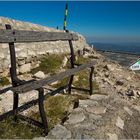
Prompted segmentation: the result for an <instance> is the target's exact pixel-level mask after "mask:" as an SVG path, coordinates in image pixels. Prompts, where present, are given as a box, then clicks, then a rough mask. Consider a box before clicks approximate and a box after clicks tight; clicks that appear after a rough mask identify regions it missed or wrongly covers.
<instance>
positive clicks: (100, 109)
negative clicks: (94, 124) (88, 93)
mask: <svg viewBox="0 0 140 140" xmlns="http://www.w3.org/2000/svg"><path fill="white" fill-rule="evenodd" d="M86 111H87V112H89V113H93V114H97V115H100V114H104V113H106V108H105V107H102V106H94V107H87V108H86Z"/></svg>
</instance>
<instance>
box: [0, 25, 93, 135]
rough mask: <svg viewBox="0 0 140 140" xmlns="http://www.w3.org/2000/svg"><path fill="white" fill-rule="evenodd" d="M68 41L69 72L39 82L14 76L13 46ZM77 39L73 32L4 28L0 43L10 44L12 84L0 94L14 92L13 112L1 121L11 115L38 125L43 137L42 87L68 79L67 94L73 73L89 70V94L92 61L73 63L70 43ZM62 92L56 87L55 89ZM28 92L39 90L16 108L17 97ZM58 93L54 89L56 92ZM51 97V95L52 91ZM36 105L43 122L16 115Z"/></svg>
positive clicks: (3, 115) (45, 123) (90, 91)
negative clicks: (34, 97) (35, 98)
mask: <svg viewBox="0 0 140 140" xmlns="http://www.w3.org/2000/svg"><path fill="white" fill-rule="evenodd" d="M58 40H62V41H68V42H69V47H70V54H71V57H70V61H71V69H68V70H66V71H65V72H61V73H59V74H56V75H53V76H51V77H47V78H45V79H42V80H37V81H36V80H31V81H25V80H20V79H19V78H18V76H17V71H16V55H15V46H14V43H27V42H43V41H58ZM76 40H78V36H77V35H76V34H73V33H69V32H68V31H67V32H42V31H41V32H39V31H24V30H12V28H11V26H10V25H6V30H0V43H9V50H10V59H11V68H10V75H11V81H12V87H8V88H5V89H2V90H0V94H2V93H5V92H6V91H8V90H12V91H13V93H14V94H13V95H14V98H13V110H11V111H9V112H6V113H4V114H2V115H1V116H0V120H2V119H4V118H5V117H7V116H9V115H14V120H15V121H16V120H17V117H18V118H21V119H23V120H28V121H29V122H31V123H34V124H35V125H37V126H41V127H43V128H44V131H45V134H47V133H48V123H47V118H46V115H45V110H44V106H43V101H44V89H43V86H45V85H47V84H51V83H53V82H55V81H58V80H63V79H64V78H66V77H70V80H69V83H68V85H67V90H68V92H69V93H71V89H72V88H74V87H72V82H73V78H74V74H76V73H77V72H79V71H81V70H84V69H86V68H91V71H90V74H89V85H90V89H89V90H88V91H89V93H90V94H92V90H93V87H92V75H93V70H94V65H95V62H94V61H92V62H89V63H86V64H82V65H77V64H76V63H75V55H74V49H73V44H72V41H76ZM59 89H61V87H60V88H58V90H59ZM31 90H37V91H38V93H39V94H38V99H37V100H33V101H30V102H27V103H25V105H23V106H20V107H19V106H18V100H19V94H22V93H26V92H28V91H31ZM56 91H57V90H56ZM50 94H52V95H53V92H51V93H50ZM37 103H38V105H39V112H40V116H41V119H42V123H40V122H37V121H34V120H32V119H30V118H27V117H25V116H22V115H19V114H18V112H22V111H24V110H26V109H27V108H29V107H31V106H32V105H35V104H37Z"/></svg>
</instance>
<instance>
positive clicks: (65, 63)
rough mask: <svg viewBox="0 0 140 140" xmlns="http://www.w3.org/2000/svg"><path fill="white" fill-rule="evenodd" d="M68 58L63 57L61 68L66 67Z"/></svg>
mask: <svg viewBox="0 0 140 140" xmlns="http://www.w3.org/2000/svg"><path fill="white" fill-rule="evenodd" d="M67 62H68V58H67V57H66V56H65V57H64V59H63V61H62V67H65V66H66V65H67Z"/></svg>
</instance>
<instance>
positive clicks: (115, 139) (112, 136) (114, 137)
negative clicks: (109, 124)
mask: <svg viewBox="0 0 140 140" xmlns="http://www.w3.org/2000/svg"><path fill="white" fill-rule="evenodd" d="M107 136H108V137H109V138H108V140H118V136H117V134H112V133H107Z"/></svg>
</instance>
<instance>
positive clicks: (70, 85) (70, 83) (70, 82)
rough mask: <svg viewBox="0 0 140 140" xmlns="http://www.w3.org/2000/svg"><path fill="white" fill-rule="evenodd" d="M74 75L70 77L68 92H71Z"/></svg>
mask: <svg viewBox="0 0 140 140" xmlns="http://www.w3.org/2000/svg"><path fill="white" fill-rule="evenodd" d="M73 78H74V75H72V76H71V77H70V81H69V85H68V93H69V94H71V87H72V82H73Z"/></svg>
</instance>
